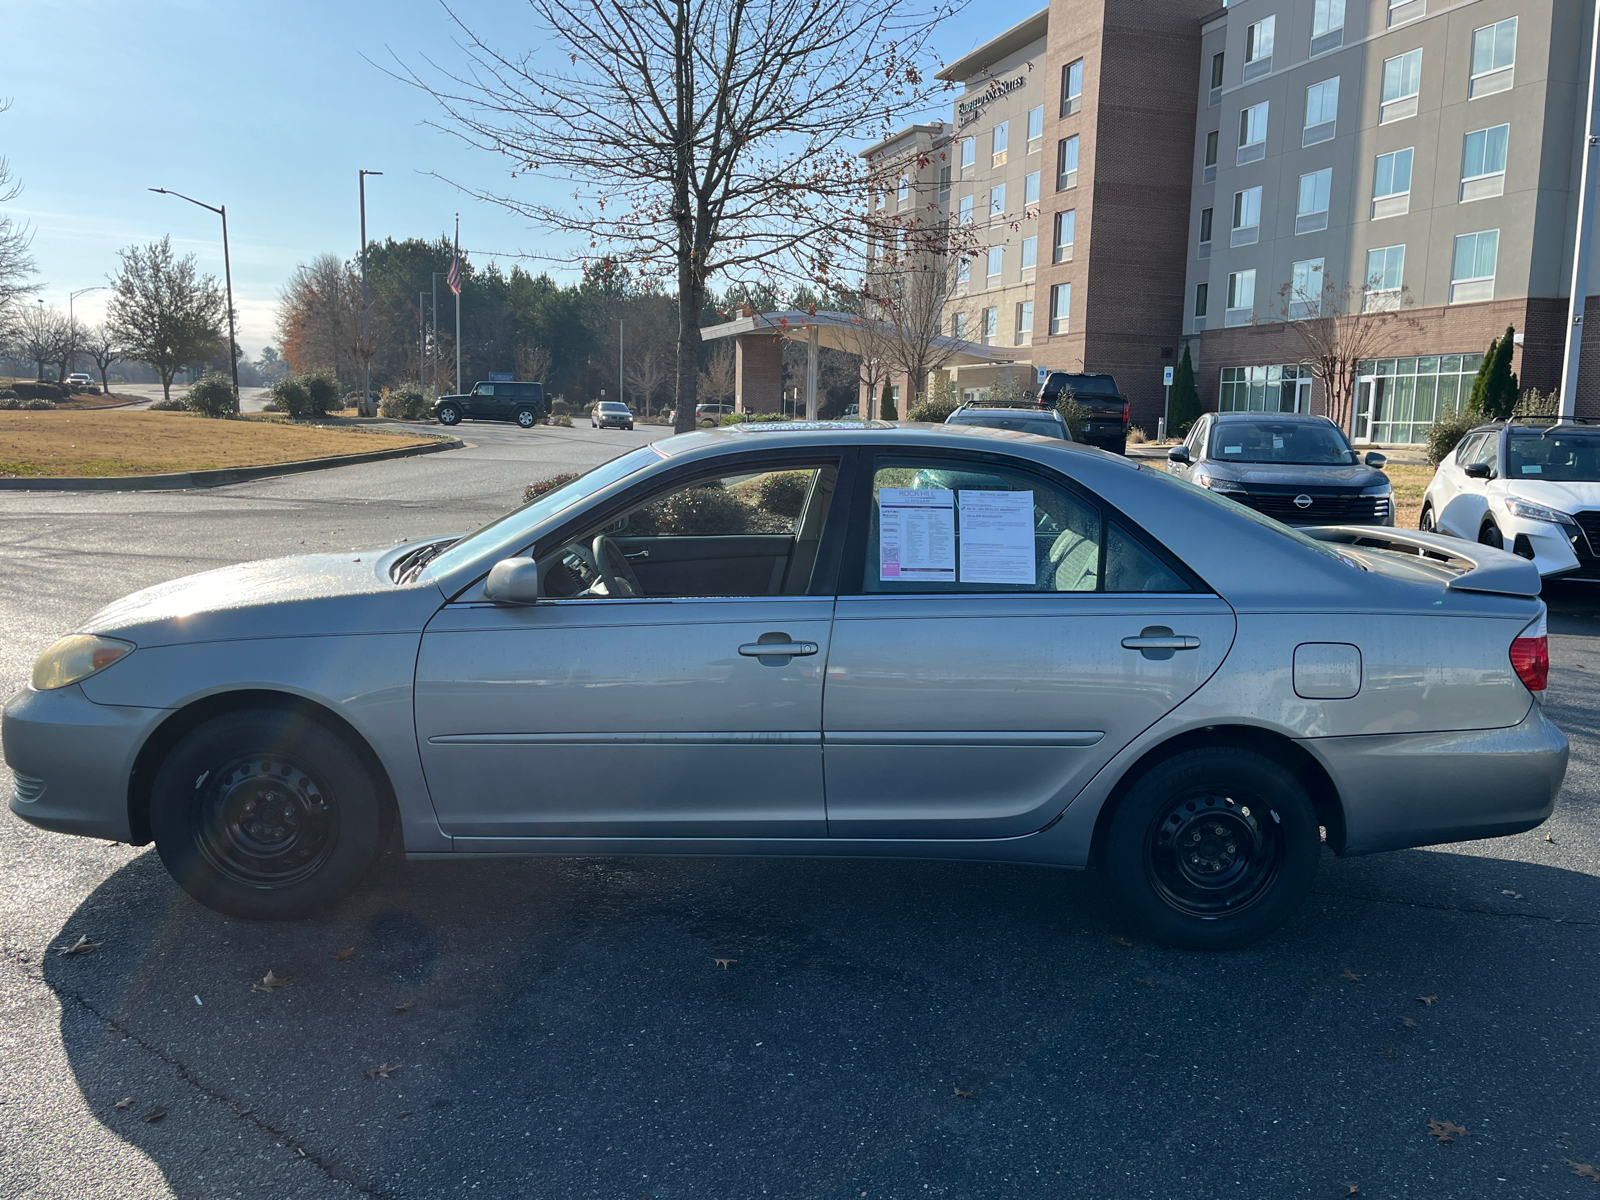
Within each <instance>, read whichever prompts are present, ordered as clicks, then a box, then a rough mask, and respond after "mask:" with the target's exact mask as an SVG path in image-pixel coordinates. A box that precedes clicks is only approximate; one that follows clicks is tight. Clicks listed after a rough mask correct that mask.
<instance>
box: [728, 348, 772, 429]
mask: <svg viewBox="0 0 1600 1200" xmlns="http://www.w3.org/2000/svg"><path fill="white" fill-rule="evenodd" d="M733 395H734V408H735V409H736V410H737V411H738V412H759V413H775V412H781V411H783V343H782V341H781V339H779V338H778V337H776V336H774V335H772V334H759V333H741V334H740V335H739V336H738V337H737V338H735V339H734V392H733Z"/></svg>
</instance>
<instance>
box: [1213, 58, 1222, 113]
mask: <svg viewBox="0 0 1600 1200" xmlns="http://www.w3.org/2000/svg"><path fill="white" fill-rule="evenodd" d="M1222 64H1223V55H1222V53H1221V51H1218V52H1217V53H1216V54H1213V55H1212V56H1211V96H1210V103H1211V104H1212V106H1215V105H1217V104H1220V103H1221V102H1222Z"/></svg>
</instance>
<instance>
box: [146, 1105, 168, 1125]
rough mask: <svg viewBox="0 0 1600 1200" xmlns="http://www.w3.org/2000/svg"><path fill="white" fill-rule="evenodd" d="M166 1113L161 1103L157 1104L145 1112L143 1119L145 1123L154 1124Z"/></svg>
mask: <svg viewBox="0 0 1600 1200" xmlns="http://www.w3.org/2000/svg"><path fill="white" fill-rule="evenodd" d="M166 1115H167V1110H166V1109H164V1108H162V1107H161V1105H159V1104H158V1105H156V1106H155V1107H154V1108H152V1109H151V1110H150V1111H149V1112H147V1113H145V1115H144V1119H145V1122H146V1123H147V1124H150V1125H154V1124H155V1123H156V1122H157V1121H159V1120H161V1119H162V1118H164V1117H165V1116H166Z"/></svg>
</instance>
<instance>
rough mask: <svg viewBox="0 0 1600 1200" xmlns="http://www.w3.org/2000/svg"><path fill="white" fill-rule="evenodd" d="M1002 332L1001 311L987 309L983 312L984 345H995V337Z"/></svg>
mask: <svg viewBox="0 0 1600 1200" xmlns="http://www.w3.org/2000/svg"><path fill="white" fill-rule="evenodd" d="M999 332H1000V310H999V309H998V308H986V309H984V310H983V344H984V345H985V346H992V345H994V341H995V337H996V335H997V334H999Z"/></svg>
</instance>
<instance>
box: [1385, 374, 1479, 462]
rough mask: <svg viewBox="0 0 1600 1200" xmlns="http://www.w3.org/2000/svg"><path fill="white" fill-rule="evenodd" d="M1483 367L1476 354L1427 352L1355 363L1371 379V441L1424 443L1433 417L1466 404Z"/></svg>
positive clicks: (1457, 409)
mask: <svg viewBox="0 0 1600 1200" xmlns="http://www.w3.org/2000/svg"><path fill="white" fill-rule="evenodd" d="M1482 365H1483V355H1481V354H1429V355H1420V356H1418V357H1416V358H1380V359H1371V360H1367V361H1364V362H1362V363H1360V364H1358V366H1357V368H1356V372H1357V374H1358V375H1362V376H1373V377H1374V380H1373V398H1372V412H1371V417H1372V421H1371V424H1370V426H1369V429H1370V431H1371V436H1372V440H1373V441H1375V442H1383V443H1386V444H1398V445H1407V444H1409V445H1420V444H1422V443H1424V442H1426V441H1427V440H1428V427H1429V426H1430V425H1432V424H1433V423H1434V421H1435V420H1437V419H1438V418H1439V417H1442V416H1445V415H1447V414H1449V413H1453V412H1461V411H1462V410H1463V409H1465V408H1466V407H1467V401H1468V400H1469V399H1470V398H1471V396H1472V381H1473V378H1474V376H1476V375H1477V373H1478V368H1479V367H1480V366H1482Z"/></svg>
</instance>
